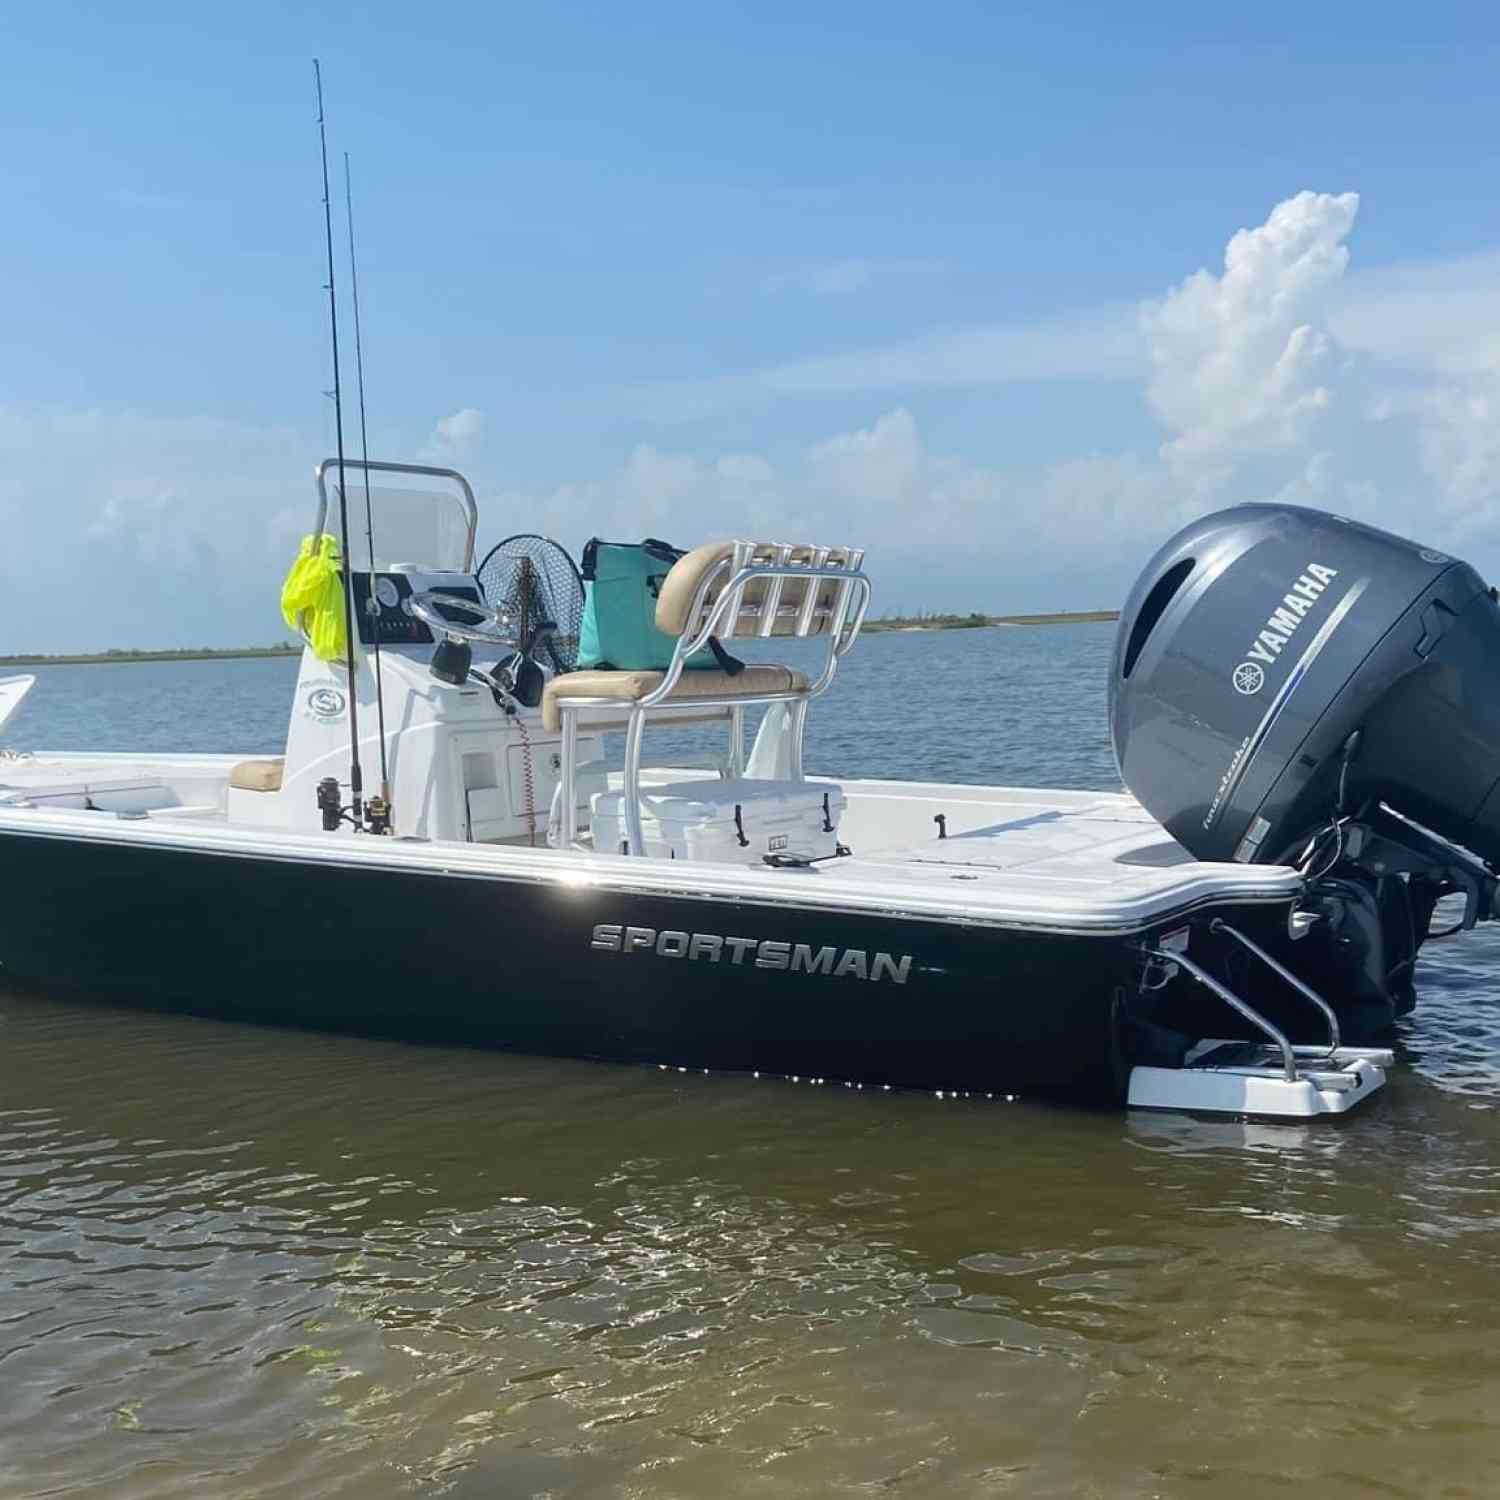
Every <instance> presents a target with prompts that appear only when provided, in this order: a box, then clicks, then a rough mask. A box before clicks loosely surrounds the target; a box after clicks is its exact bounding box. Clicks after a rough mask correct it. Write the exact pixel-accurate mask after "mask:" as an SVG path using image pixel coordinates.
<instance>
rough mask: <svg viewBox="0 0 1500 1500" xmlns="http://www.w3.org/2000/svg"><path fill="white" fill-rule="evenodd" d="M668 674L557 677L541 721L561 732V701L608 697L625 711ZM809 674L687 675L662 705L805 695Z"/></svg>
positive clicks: (767, 670) (785, 670) (757, 670)
mask: <svg viewBox="0 0 1500 1500" xmlns="http://www.w3.org/2000/svg"><path fill="white" fill-rule="evenodd" d="M666 675H667V674H666V673H665V672H566V673H564V674H563V675H562V676H561V677H554V678H553V679H552V681H551V682H549V683H548V684H547V688H546V691H545V692H544V693H543V694H542V723H543V724H544V725H545V726H546V728H547V729H549V730H556V729H557V727H558V725H559V724H560V723H561V718H562V716H561V714H560V713H559V712H558V707H557V705H558V701H559V700H560V699H562V698H607V699H609V700H610V701H611V702H613V703H618V704H619V705H620V707H621V708H625V707H628V706H629V705H630V704H632V703H639V702H640V700H641V699H642V698H644V697H645V696H646V695H647V694H648V693H653V692H655V691H656V689H657V688H659V687H660V686H661V685H662V682H663V681H664V679H665V678H666ZM806 691H807V674H806V673H805V672H799V671H797V670H796V668H795V667H778V666H776V665H774V664H773V663H771V662H757V663H755V664H754V665H747V666H746V668H745V670H744V671H743V672H737V673H736V674H735V675H734V676H733V677H731V676H730V675H729V673H727V672H719V671H705V672H684V673H683V674H682V676H681V677H679V678H678V679H677V686H676V687H674V688H673V689H672V692H671V694H670V696H669V697H668V698H667V700H666V702H665V703H663V704H662V705H661V706H662V707H663V708H666V707H669V706H670V707H673V708H675V707H677V706H678V705H679V704H691V703H692V702H693V700H694V699H698V698H763V697H765V696H766V695H767V694H768V693H805V692H806Z"/></svg>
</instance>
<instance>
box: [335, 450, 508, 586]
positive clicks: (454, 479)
mask: <svg viewBox="0 0 1500 1500" xmlns="http://www.w3.org/2000/svg"><path fill="white" fill-rule="evenodd" d="M338 466H339V461H338V459H336V458H325V459H324V460H323V462H322V463H320V464H319V465H318V467H317V469H316V470H315V471H314V472H315V475H316V478H317V481H318V519H317V521H316V522H315V523H314V525H313V535H314V536H318V535H319V534H321V532H322V530H323V527H324V524H325V523H326V522H327V520H328V471H329V470H330V469H337V468H338ZM350 469H358V470H361V471H363V472H368V473H372V474H374V473H378V474H416V475H420V476H421V477H422V478H424V479H446V480H449V481H450V482H451V483H453V484H456V485H457V486H458V487H459V489H460V490H461V491H462V492H463V496H462V498H463V503H464V510H465V511H466V512H467V514H468V519H469V536H468V540H467V541H466V542H465V544H464V565H463V567H462V568H461V569H460V571H461V572H464V573H472V572H473V571H474V541H475V538H476V537H477V536H478V535H479V505H478V503H477V502H476V501H475V499H474V490H473V488H472V486H471V485H470V484H469V481H468V480H467V479H465V478H464V476H463V475H462V474H460V473H459V472H458V470H457V469H437V468H433V467H431V466H430V465H428V464H391V463H380V462H377V461H376V460H375V459H373V458H372V459H368V460H366V459H360V458H346V459H345V460H344V470H345V472H346V473H347V472H348V470H350Z"/></svg>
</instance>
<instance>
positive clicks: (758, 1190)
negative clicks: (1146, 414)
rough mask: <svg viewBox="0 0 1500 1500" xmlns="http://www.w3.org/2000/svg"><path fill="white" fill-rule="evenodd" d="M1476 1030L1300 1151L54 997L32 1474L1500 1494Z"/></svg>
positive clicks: (13, 1254) (572, 1488) (32, 1071)
mask: <svg viewBox="0 0 1500 1500" xmlns="http://www.w3.org/2000/svg"><path fill="white" fill-rule="evenodd" d="M1439 1008H1441V1006H1440V1007H1439ZM1452 1012H1453V1013H1452V1014H1451V1015H1449V1016H1447V1017H1445V1018H1436V1019H1433V1020H1432V1021H1431V1022H1430V1023H1429V1030H1430V1029H1431V1028H1433V1027H1435V1028H1436V1029H1437V1031H1439V1032H1444V1033H1446V1036H1439V1037H1438V1038H1437V1042H1438V1047H1439V1051H1440V1052H1442V1053H1444V1055H1445V1056H1446V1057H1447V1058H1448V1060H1449V1061H1452V1062H1454V1063H1455V1064H1456V1068H1455V1072H1456V1073H1457V1074H1458V1075H1460V1076H1464V1075H1465V1074H1467V1080H1468V1081H1467V1087H1468V1089H1469V1090H1470V1091H1469V1092H1447V1091H1444V1090H1443V1089H1440V1088H1439V1087H1437V1086H1435V1085H1434V1084H1433V1083H1432V1082H1429V1081H1427V1080H1425V1079H1424V1078H1423V1077H1421V1076H1420V1075H1418V1074H1414V1073H1411V1072H1408V1073H1404V1074H1402V1075H1401V1076H1399V1077H1398V1079H1397V1081H1396V1083H1395V1084H1394V1086H1393V1087H1392V1089H1391V1090H1390V1091H1389V1093H1388V1095H1387V1097H1386V1098H1384V1099H1383V1100H1381V1101H1379V1102H1378V1103H1376V1104H1375V1105H1374V1106H1373V1107H1372V1108H1371V1109H1370V1110H1369V1111H1368V1112H1367V1113H1365V1114H1363V1115H1362V1116H1360V1117H1358V1118H1357V1119H1354V1120H1351V1121H1347V1122H1344V1123H1343V1124H1341V1125H1334V1126H1328V1125H1321V1126H1317V1127H1273V1126H1244V1125H1231V1124H1218V1125H1216V1124H1207V1123H1202V1122H1193V1121H1189V1120H1185V1119H1181V1118H1174V1117H1166V1116H1161V1117H1151V1116H1137V1117H1122V1116H1113V1115H1089V1114H1082V1113H1076V1112H1068V1111H1063V1110H1059V1109H1053V1108H1048V1107H1044V1106H1040V1105H1036V1104H1031V1103H1026V1102H1020V1103H1014V1104H1004V1103H1000V1102H982V1103H981V1102H974V1101H958V1102H952V1101H941V1102H940V1101H938V1100H936V1099H933V1098H930V1097H927V1096H919V1095H899V1094H891V1095H886V1094H880V1095H872V1094H869V1093H855V1092H852V1091H849V1090H845V1089H842V1088H838V1089H828V1088H823V1089H818V1088H811V1087H805V1086H803V1087H798V1086H796V1085H793V1084H789V1083H780V1082H756V1081H753V1080H747V1079H743V1078H733V1077H717V1076H715V1077H701V1076H687V1075H679V1074H676V1073H662V1072H657V1071H651V1070H647V1071H641V1070H636V1069H629V1068H619V1067H607V1066H601V1065H590V1064H582V1063H579V1064H570V1063H558V1062H550V1061H542V1060H531V1059H524V1058H513V1057H503V1056H496V1055H486V1054H482V1053H466V1052H461V1051H448V1050H422V1049H417V1048H407V1047H402V1046H398V1045H390V1044H375V1043H368V1042H360V1041H350V1040H341V1039H333V1038H326V1037H318V1036H307V1035H298V1034H294V1033H287V1032H275V1031H261V1030H255V1029H250V1028H238V1027H232V1026H225V1025H220V1024H215V1023H208V1022H196V1021H185V1020H181V1019H172V1018H165V1017H150V1016H139V1015H132V1014H128V1013H123V1012H114V1011H107V1010H101V1011H94V1010H91V1009H78V1008H73V1007H65V1006H59V1005H57V1004H55V1003H53V1002H50V1001H44V1000H38V999H30V998H23V997H16V996H10V997H7V998H6V999H5V1001H4V1005H3V1017H4V1030H3V1036H4V1053H3V1061H0V1100H3V1108H0V1132H3V1136H0V1255H3V1256H4V1264H3V1272H0V1274H3V1278H4V1301H3V1304H0V1490H3V1492H4V1493H7V1494H70V1495H97V1496H111V1497H115V1496H136V1495H139V1496H152V1497H159V1496H169V1495H191V1496H199V1495H215V1496H226V1497H227V1496H241V1495H243V1496H251V1495H254V1496H262V1497H269V1496H289V1497H290V1496H298V1497H302V1496H306V1495H310V1494H318V1495H324V1494H342V1493H347V1494H358V1495H384V1494H396V1493H402V1492H406V1491H414V1490H417V1489H419V1488H425V1487H429V1486H437V1487H442V1488H446V1490H447V1491H448V1492H449V1493H453V1494H456V1495H471V1494H472V1495H481V1494H482V1495H490V1494H505V1495H541V1494H552V1495H599V1496H625V1495H631V1496H635V1495H661V1496H677V1495H682V1496H699V1495H713V1494H745V1495H770V1496H774V1495H788V1496H791V1495H805V1494H810V1493H851V1494H860V1493H872V1492H878V1491H882V1490H885V1489H891V1490H894V1491H896V1492H899V1493H901V1494H908V1495H939V1494H942V1495H976V1496H979V1495H992V1494H1016V1495H1027V1496H1044V1495H1045V1496H1050V1495H1058V1496H1063V1495H1070V1496H1071V1495H1099V1496H1138V1495H1139V1496H1146V1495H1215V1496H1219V1495H1224V1496H1240V1495H1257V1494H1273V1493H1280V1492H1281V1491H1282V1490H1283V1489H1285V1488H1290V1487H1291V1486H1293V1485H1296V1484H1299V1483H1306V1482H1309V1481H1311V1482H1316V1483H1317V1484H1318V1485H1319V1486H1320V1488H1321V1492H1322V1493H1324V1494H1334V1495H1338V1494H1348V1495H1369V1494H1386V1495H1412V1496H1432V1495H1448V1496H1457V1495H1475V1496H1480V1495H1491V1494H1493V1493H1494V1492H1495V1490H1496V1488H1497V1484H1496V1479H1497V1474H1500V1468H1497V1465H1500V1399H1497V1398H1500V1305H1497V1292H1500V1278H1497V1274H1496V1273H1497V1268H1500V1170H1497V1155H1496V1148H1497V1144H1500V1117H1497V1114H1496V1112H1495V1110H1494V1108H1493V1104H1494V1102H1495V1098H1496V1093H1497V1090H1496V1088H1495V1086H1494V1085H1495V1079H1494V1076H1493V1073H1492V1072H1490V1073H1485V1065H1481V1066H1479V1068H1478V1073H1477V1074H1476V1072H1475V1068H1474V1064H1475V1061H1476V1060H1475V1059H1474V1058H1472V1057H1471V1058H1468V1059H1467V1062H1466V1061H1465V1060H1464V1058H1463V1056H1462V1054H1463V1053H1464V1052H1465V1050H1466V1049H1467V1048H1468V1047H1470V1045H1471V1044H1472V1043H1473V1041H1474V1039H1473V1038H1470V1039H1468V1040H1467V1041H1466V1040H1465V1039H1463V1038H1462V1037H1461V1036H1460V1035H1459V1033H1460V1032H1461V1031H1462V1030H1463V1029H1464V1027H1465V1025H1466V1024H1468V1023H1465V1022H1463V1021H1461V1020H1460V1019H1459V1017H1460V1013H1461V1007H1460V1005H1459V1004H1458V1003H1456V1002H1455V1003H1454V1005H1453V1006H1452ZM1488 1014H1489V1016H1490V1022H1491V1024H1490V1028H1489V1031H1488V1033H1487V1034H1486V1036H1485V1037H1484V1038H1483V1039H1482V1040H1480V1041H1479V1043H1478V1046H1479V1048H1480V1050H1481V1052H1482V1053H1483V1054H1484V1055H1487V1056H1492V1055H1493V1054H1492V1053H1490V1051H1489V1048H1490V1044H1491V1043H1492V1042H1493V1017H1494V1012H1493V1010H1492V1009H1491V1010H1489V1011H1488ZM1424 1066H1427V1067H1431V1066H1432V1059H1429V1060H1428V1062H1427V1063H1426V1064H1424ZM1486 1079H1487V1080H1488V1082H1485V1080H1486Z"/></svg>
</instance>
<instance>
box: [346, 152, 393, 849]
mask: <svg viewBox="0 0 1500 1500" xmlns="http://www.w3.org/2000/svg"><path fill="white" fill-rule="evenodd" d="M344 216H345V218H347V219H348V221H349V290H350V294H351V296H352V297H353V300H354V373H355V378H356V383H357V388H358V391H359V452H360V467H361V468H362V469H363V470H364V475H365V545H366V546H367V547H368V548H369V559H368V560H369V564H370V578H369V589H368V594H367V596H366V599H365V612H366V614H368V615H369V617H370V637H371V641H372V643H373V653H372V658H373V665H374V668H375V714H376V718H377V719H378V720H379V727H380V795H379V797H371V798H370V800H369V801H368V802H367V803H366V804H365V812H366V814H367V816H368V818H369V825H370V832H371V833H389V832H390V831H391V773H390V768H389V766H388V765H387V764H386V752H385V680H384V679H383V678H382V676H381V674H380V601H379V600H378V599H377V598H376V597H375V509H374V506H373V505H372V504H371V502H370V439H369V436H368V435H367V433H366V431H365V352H364V345H363V342H362V340H361V338H360V329H359V266H358V263H357V262H356V261H355V259H354V190H353V188H352V187H351V186H350V181H349V153H348V152H347V151H346V152H344Z"/></svg>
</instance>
